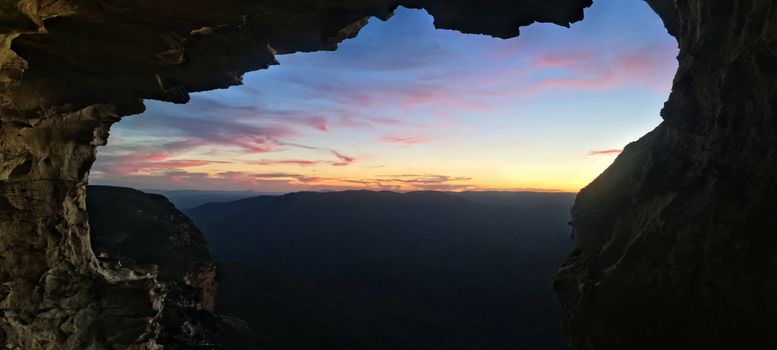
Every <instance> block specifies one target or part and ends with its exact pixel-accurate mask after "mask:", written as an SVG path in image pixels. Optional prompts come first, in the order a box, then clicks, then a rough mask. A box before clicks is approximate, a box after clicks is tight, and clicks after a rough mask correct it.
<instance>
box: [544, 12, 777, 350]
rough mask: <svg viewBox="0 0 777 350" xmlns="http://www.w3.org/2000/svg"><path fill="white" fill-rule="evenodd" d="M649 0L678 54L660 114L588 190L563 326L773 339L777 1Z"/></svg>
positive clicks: (585, 331)
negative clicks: (674, 40) (655, 123)
mask: <svg viewBox="0 0 777 350" xmlns="http://www.w3.org/2000/svg"><path fill="white" fill-rule="evenodd" d="M648 2H649V3H650V4H651V5H652V6H653V8H654V9H656V10H657V11H658V13H659V14H661V15H662V18H663V19H664V22H665V23H666V26H667V28H668V29H669V31H670V32H671V33H672V34H673V35H674V36H675V37H676V38H677V41H678V43H679V46H680V56H679V57H678V60H679V62H680V67H679V70H678V72H677V75H676V77H675V79H674V87H673V89H672V94H671V96H670V97H669V101H668V102H667V103H666V105H665V106H664V109H663V111H662V117H663V119H664V121H663V122H662V123H661V125H659V126H658V127H657V128H656V129H655V130H653V131H652V132H650V133H649V134H648V135H646V136H644V137H643V138H641V139H640V140H638V141H636V142H634V143H632V144H631V145H629V146H628V147H626V149H625V150H624V152H623V153H622V154H621V155H620V156H619V157H618V158H617V159H616V160H615V162H614V163H613V164H612V165H611V166H610V167H609V168H608V169H607V170H606V171H605V172H604V173H603V174H602V175H601V176H599V177H598V178H597V179H596V180H594V181H593V183H591V184H590V185H588V186H587V187H586V188H585V189H583V190H582V191H581V192H580V194H579V196H578V198H577V201H576V203H575V206H574V208H573V210H572V215H573V222H572V225H573V228H574V236H575V238H576V248H575V250H574V251H573V252H572V254H571V256H570V257H569V259H568V260H567V262H566V264H565V265H564V267H563V268H562V269H561V271H560V272H559V273H558V275H557V280H556V283H555V285H556V290H557V292H558V295H559V299H560V300H561V302H562V304H563V307H564V309H565V310H566V315H565V320H564V323H563V330H564V332H565V334H566V335H567V336H568V337H569V339H570V340H571V343H572V345H573V347H574V348H576V349H774V348H775V347H777V333H775V332H774V330H773V325H774V324H776V322H777V294H775V293H774V291H775V290H777V270H776V269H775V267H777V265H776V264H777V259H775V258H776V257H777V221H775V220H774V211H775V207H776V206H775V205H776V204H777V200H775V198H777V182H775V179H777V157H776V156H777V154H776V152H777V138H775V135H777V69H775V68H777V65H775V64H776V63H777V3H775V2H774V1H771V0H753V1H729V0H726V1H700V0H699V1H654V0H651V1H648Z"/></svg>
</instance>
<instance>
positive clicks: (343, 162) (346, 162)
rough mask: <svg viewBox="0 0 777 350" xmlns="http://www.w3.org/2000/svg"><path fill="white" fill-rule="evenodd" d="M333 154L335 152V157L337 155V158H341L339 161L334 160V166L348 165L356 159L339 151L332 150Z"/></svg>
mask: <svg viewBox="0 0 777 350" xmlns="http://www.w3.org/2000/svg"><path fill="white" fill-rule="evenodd" d="M332 154H334V155H335V157H337V159H339V160H340V161H338V162H333V163H332V166H348V165H350V164H351V163H353V162H354V161H355V160H356V158H354V157H349V156H346V155H343V154H342V153H340V152H337V151H332Z"/></svg>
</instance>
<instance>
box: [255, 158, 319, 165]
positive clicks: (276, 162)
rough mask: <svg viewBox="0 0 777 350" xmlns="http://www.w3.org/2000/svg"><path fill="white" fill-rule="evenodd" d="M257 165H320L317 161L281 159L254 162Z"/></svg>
mask: <svg viewBox="0 0 777 350" xmlns="http://www.w3.org/2000/svg"><path fill="white" fill-rule="evenodd" d="M256 164H257V165H299V166H312V165H318V164H321V162H320V161H317V160H304V159H283V160H268V159H263V160H260V161H258V162H256Z"/></svg>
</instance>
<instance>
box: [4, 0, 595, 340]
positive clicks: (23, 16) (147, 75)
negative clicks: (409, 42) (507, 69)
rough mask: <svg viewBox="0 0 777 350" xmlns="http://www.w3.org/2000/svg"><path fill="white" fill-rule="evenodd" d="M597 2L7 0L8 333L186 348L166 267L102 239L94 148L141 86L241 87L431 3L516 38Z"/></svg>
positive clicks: (438, 11)
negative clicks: (101, 249)
mask: <svg viewBox="0 0 777 350" xmlns="http://www.w3.org/2000/svg"><path fill="white" fill-rule="evenodd" d="M590 3H591V0H520V1H518V0H497V1H490V2H488V3H487V4H486V3H484V2H482V1H476V0H456V1H453V0H446V1H442V0H439V1H438V0H300V1H285V0H277V1H248V0H221V1H209V0H186V1H184V0H165V1H159V0H61V1H56V0H55V1H50V0H0V134H2V139H0V151H1V153H0V311H1V312H0V343H3V344H5V345H6V347H8V348H18V349H62V348H72V349H104V348H158V347H161V346H166V345H167V347H168V348H169V347H175V346H176V345H175V344H172V343H169V342H167V340H165V338H164V337H162V336H160V335H161V334H166V332H167V331H166V330H165V329H166V327H167V328H169V327H168V326H169V325H167V324H165V322H164V321H162V320H161V319H162V317H161V316H160V315H161V312H162V311H163V310H165V301H166V297H167V295H168V293H167V292H166V291H165V290H164V288H163V286H161V285H160V283H159V282H158V278H157V273H156V272H155V271H154V270H153V269H151V270H147V271H142V270H141V271H137V270H130V269H125V268H117V267H116V266H114V265H111V264H106V263H104V262H101V261H99V260H98V259H96V258H95V255H94V254H93V253H92V250H91V249H90V247H89V241H90V239H89V225H88V222H87V213H86V207H85V200H84V199H85V191H86V187H85V186H86V182H87V175H88V170H89V168H90V166H91V164H92V162H93V161H94V157H95V148H96V146H98V145H102V144H104V143H105V140H106V138H107V131H108V128H109V126H110V124H112V123H114V122H116V121H118V120H119V119H120V118H121V117H122V116H126V115H130V114H136V113H139V112H141V111H142V110H143V104H142V99H158V100H164V101H172V102H186V101H187V100H188V93H189V92H192V91H201V90H208V89H216V88H224V87H228V86H231V85H236V84H240V82H241V79H242V78H241V77H242V74H243V73H244V72H246V71H251V70H257V69H262V68H266V67H267V66H269V65H271V64H274V63H275V58H274V55H275V54H276V53H291V52H296V51H314V50H331V49H334V48H335V47H336V44H337V43H338V42H339V41H341V40H343V39H346V38H349V37H352V36H354V35H356V33H357V32H358V30H359V29H360V28H361V27H362V26H363V25H364V24H365V23H366V21H367V18H369V17H370V16H376V17H379V18H387V17H388V16H390V14H391V11H392V10H393V9H395V8H396V7H397V6H399V5H406V6H410V7H426V8H428V10H429V11H430V12H431V13H432V14H433V15H434V16H435V17H436V23H437V25H438V26H439V27H444V28H452V29H460V30H463V31H467V32H482V33H486V34H490V35H493V36H498V37H508V36H513V35H517V34H518V27H519V26H520V25H525V24H529V23H531V22H533V21H545V22H553V23H557V24H561V25H567V24H569V22H571V21H575V20H579V19H581V18H582V16H583V12H582V11H583V8H584V7H585V6H587V5H590ZM177 326H178V325H173V327H177ZM167 333H169V332H167Z"/></svg>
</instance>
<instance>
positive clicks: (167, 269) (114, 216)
mask: <svg viewBox="0 0 777 350" xmlns="http://www.w3.org/2000/svg"><path fill="white" fill-rule="evenodd" d="M87 192H88V199H89V200H88V201H87V208H88V209H89V212H90V219H89V224H90V225H91V228H92V231H91V232H92V248H93V250H94V251H95V252H96V253H97V257H98V259H99V261H101V262H102V263H105V264H108V265H112V266H115V267H117V268H118V267H122V268H130V269H132V270H153V271H154V273H155V275H156V276H157V277H156V282H157V286H156V288H155V289H154V291H153V292H154V293H155V294H156V298H157V299H158V300H161V301H162V303H161V305H157V306H156V308H157V309H159V310H158V311H159V312H158V313H157V314H156V315H154V317H155V318H156V322H158V323H159V324H160V326H161V327H160V328H159V330H160V331H159V332H158V333H157V334H155V338H156V343H158V344H159V345H161V346H165V347H166V348H169V349H178V348H180V349H189V348H194V347H197V348H207V349H245V348H246V346H252V344H253V340H252V339H253V335H252V334H251V332H250V331H249V330H248V329H246V328H244V327H240V326H239V325H236V324H235V323H234V322H232V321H231V319H228V320H225V319H223V318H222V317H221V316H218V315H215V314H214V313H213V311H214V308H215V300H216V292H217V289H218V288H217V287H218V285H217V282H216V265H215V263H214V262H213V261H212V260H211V257H210V253H209V251H208V245H207V242H206V241H205V238H204V237H203V235H202V233H201V232H200V231H199V230H198V229H197V227H195V226H194V225H193V224H192V222H191V220H189V218H188V217H186V215H184V214H183V213H181V212H180V211H178V209H176V208H175V206H173V204H172V203H170V201H168V200H167V199H166V198H165V197H163V196H160V195H156V194H148V193H143V192H141V191H137V190H134V189H130V188H122V187H107V186H90V187H89V188H88V191H87ZM126 294H127V296H128V297H130V296H134V295H135V294H134V293H126ZM135 298H137V300H135V301H132V300H131V299H125V300H122V303H124V305H121V306H120V307H122V308H130V309H134V308H138V309H140V308H142V307H139V306H138V305H134V304H132V303H129V304H127V302H135V303H143V302H144V301H145V302H147V298H142V297H137V296H135ZM145 308H149V307H148V306H145ZM149 309H150V308H149ZM117 321H118V322H114V323H113V324H112V325H111V326H110V327H113V328H114V329H113V331H114V332H116V333H118V334H134V333H135V332H133V330H132V329H124V326H125V323H126V322H123V321H122V320H120V319H119V320H117ZM130 340H132V339H130Z"/></svg>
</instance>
